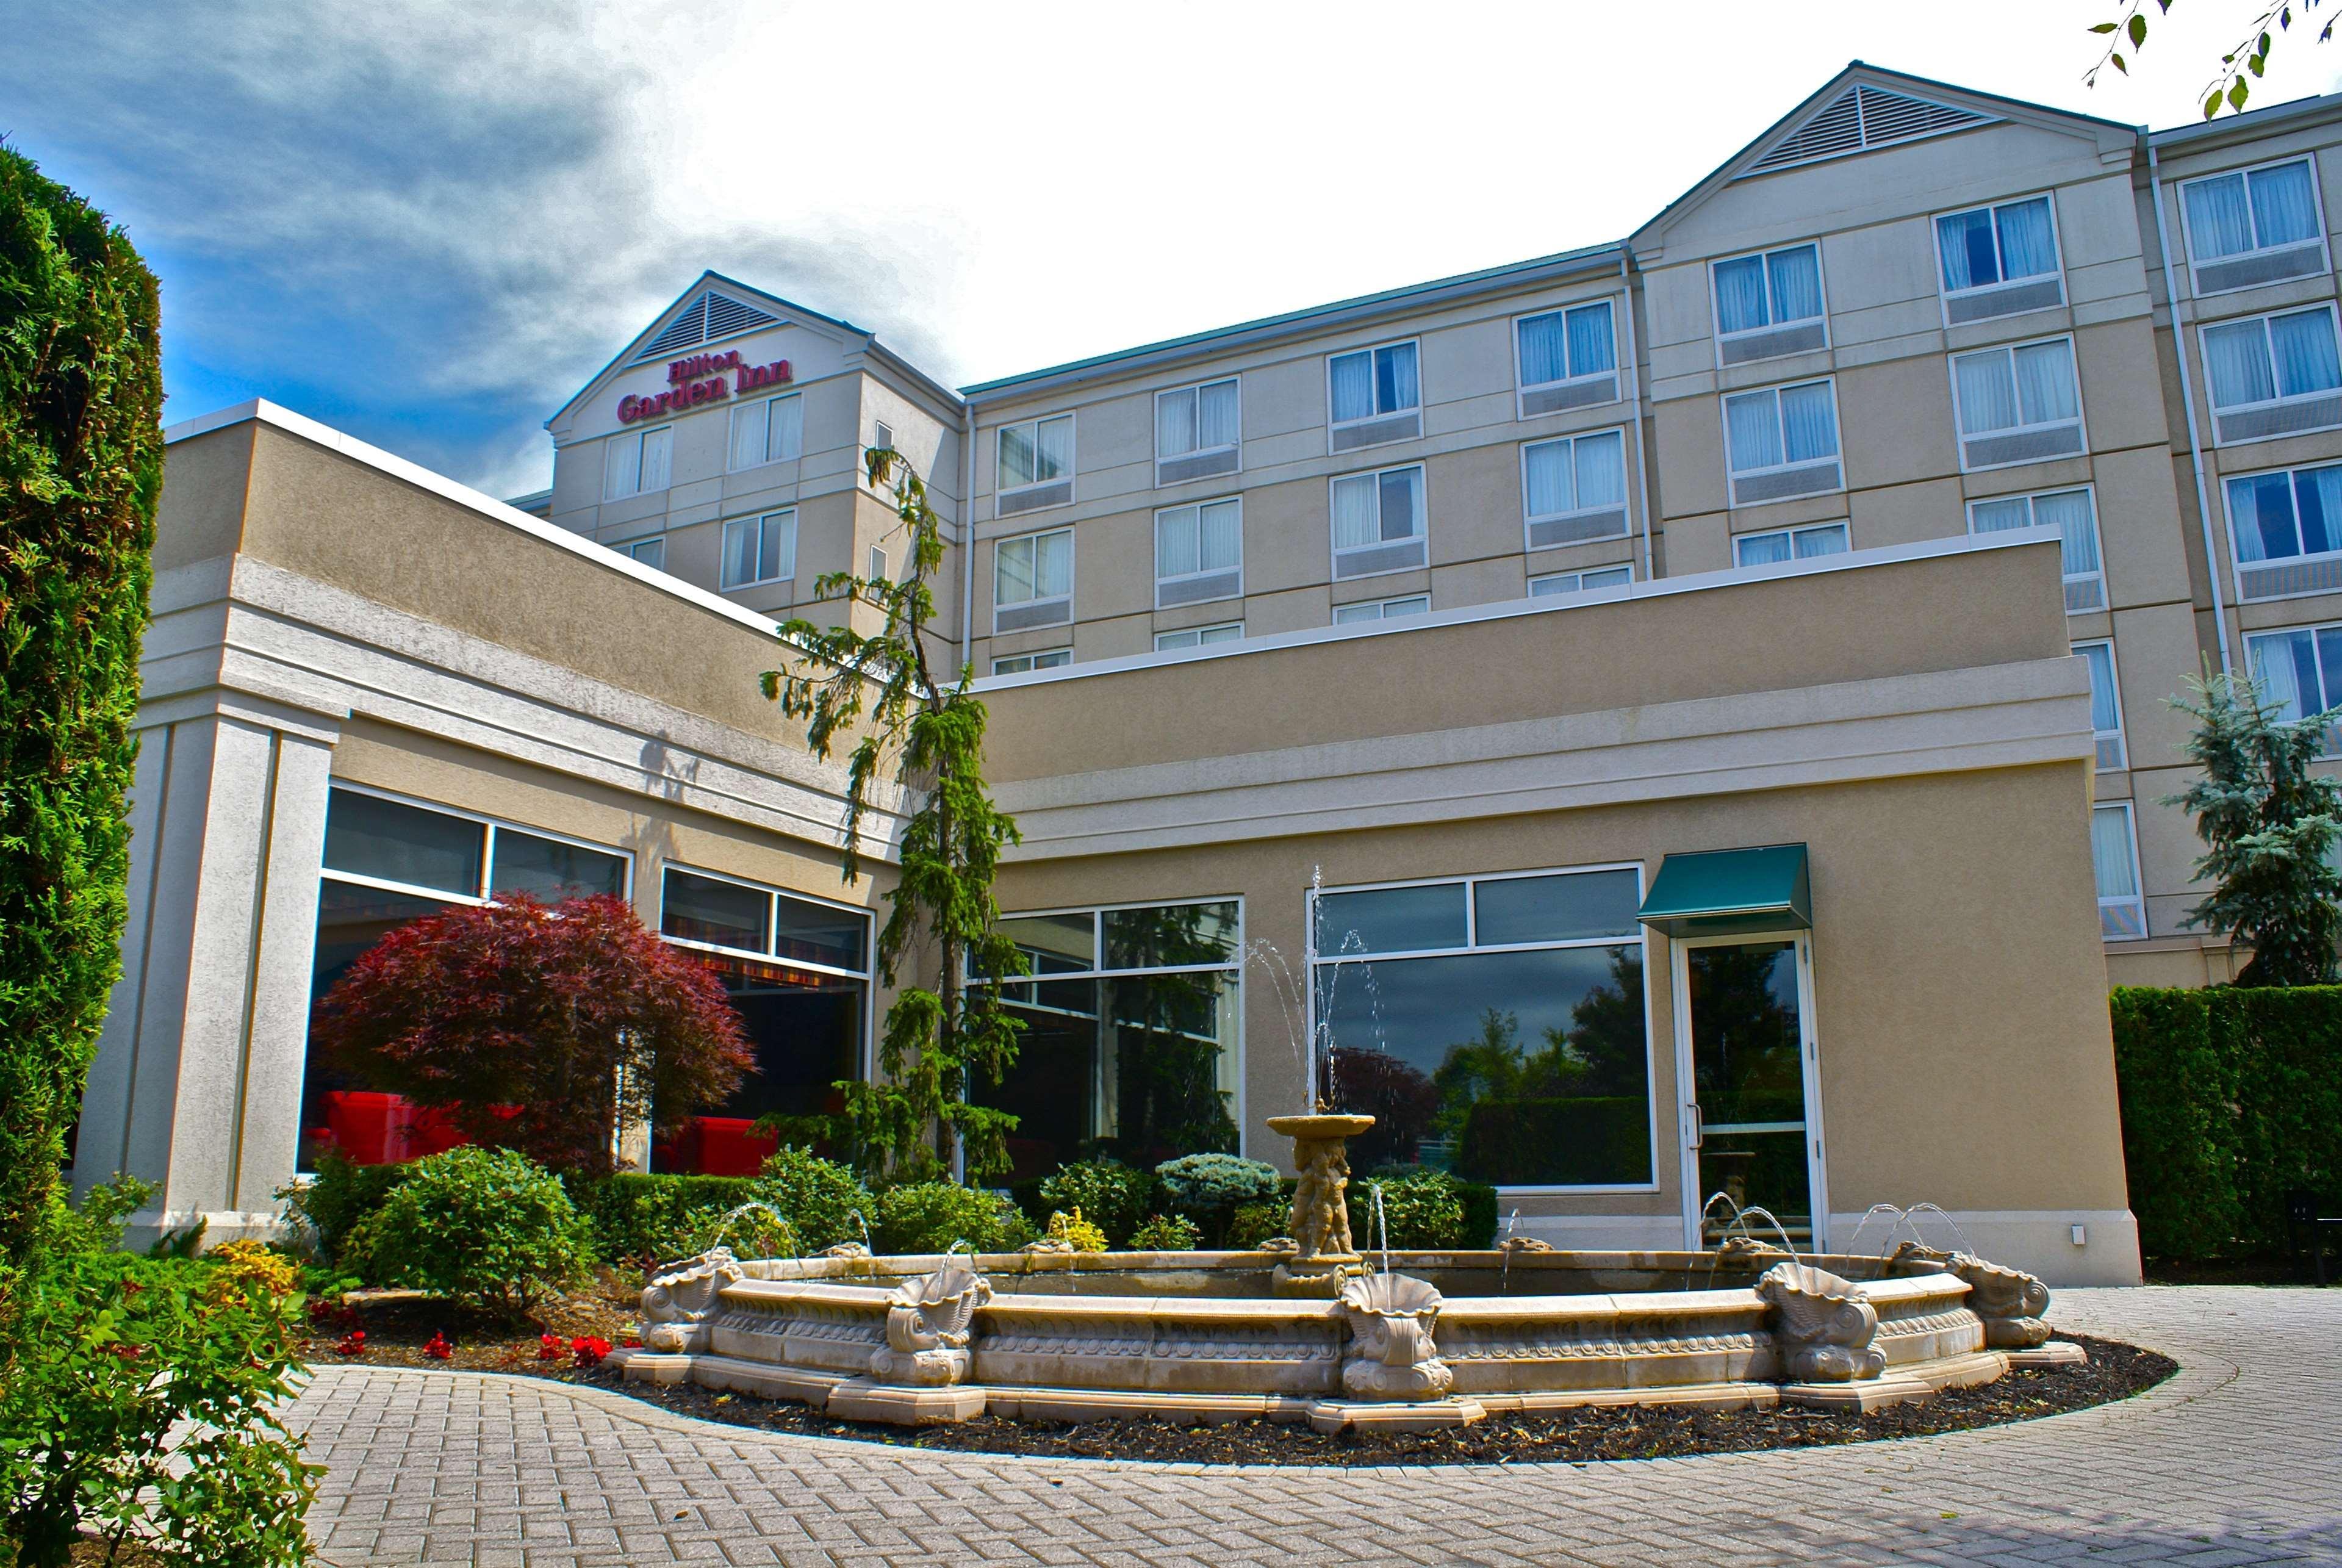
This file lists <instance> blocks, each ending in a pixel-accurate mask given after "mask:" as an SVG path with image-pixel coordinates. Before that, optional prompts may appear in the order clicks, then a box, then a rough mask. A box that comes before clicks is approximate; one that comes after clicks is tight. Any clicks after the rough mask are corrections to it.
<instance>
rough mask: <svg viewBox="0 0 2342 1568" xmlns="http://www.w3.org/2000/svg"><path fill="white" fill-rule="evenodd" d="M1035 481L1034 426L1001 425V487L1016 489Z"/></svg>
mask: <svg viewBox="0 0 2342 1568" xmlns="http://www.w3.org/2000/svg"><path fill="white" fill-rule="evenodd" d="M1032 482H1033V427H1032V426H1030V425H1004V426H1002V427H1000V488H1002V489H1004V490H1012V489H1015V488H1016V487H1017V486H1019V485H1029V484H1031V483H1032Z"/></svg>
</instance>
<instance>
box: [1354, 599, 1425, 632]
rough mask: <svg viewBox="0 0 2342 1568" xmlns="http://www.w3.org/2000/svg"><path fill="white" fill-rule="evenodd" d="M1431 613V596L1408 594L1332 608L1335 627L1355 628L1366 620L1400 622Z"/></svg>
mask: <svg viewBox="0 0 2342 1568" xmlns="http://www.w3.org/2000/svg"><path fill="white" fill-rule="evenodd" d="M1429 613H1431V596H1430V595H1429V594H1427V593H1416V594H1408V595H1407V596H1406V598H1380V599H1367V600H1366V601H1365V602H1364V603H1361V604H1337V605H1336V606H1335V607H1334V624H1335V625H1336V626H1355V625H1356V624H1357V623H1358V622H1360V621H1367V620H1401V619H1404V618H1406V617H1408V616H1411V615H1428V614H1429Z"/></svg>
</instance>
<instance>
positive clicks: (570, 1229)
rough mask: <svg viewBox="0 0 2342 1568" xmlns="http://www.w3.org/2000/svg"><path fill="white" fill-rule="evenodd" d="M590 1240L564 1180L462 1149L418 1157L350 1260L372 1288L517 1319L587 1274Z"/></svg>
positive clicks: (494, 1152) (506, 1154) (521, 1162)
mask: <svg viewBox="0 0 2342 1568" xmlns="http://www.w3.org/2000/svg"><path fill="white" fill-rule="evenodd" d="M589 1235H590V1231H589V1229H588V1227H587V1224H586V1220H585V1218H584V1216H582V1215H580V1214H579V1213H578V1212H577V1211H576V1209H575V1207H574V1206H573V1205H572V1204H571V1203H570V1201H569V1193H568V1191H566V1190H565V1188H564V1187H563V1186H562V1185H561V1179H560V1178H559V1177H557V1176H555V1175H554V1174H553V1173H552V1172H551V1171H547V1170H545V1168H544V1167H543V1166H541V1165H539V1164H537V1163H536V1162H535V1161H532V1160H530V1159H529V1158H528V1157H527V1156H526V1155H525V1154H520V1153H517V1152H515V1151H512V1150H509V1149H481V1148H477V1147H475V1146H472V1145H465V1147H463V1148H460V1149H450V1150H448V1151H445V1153H441V1154H434V1155H432V1156H431V1157H430V1158H429V1159H427V1160H418V1161H415V1164H414V1165H413V1166H411V1167H410V1168H409V1169H408V1171H407V1175H406V1180H405V1181H401V1182H400V1183H399V1184H398V1185H397V1186H395V1187H394V1188H392V1189H391V1191H390V1195H389V1196H388V1197H386V1198H385V1199H384V1200H383V1201H382V1205H381V1207H379V1208H377V1209H376V1210H375V1211H374V1212H373V1213H371V1214H369V1215H367V1216H366V1217H365V1219H364V1220H361V1221H358V1225H357V1229H356V1230H355V1231H352V1232H351V1234H350V1238H349V1241H348V1243H347V1245H346V1247H345V1261H347V1262H348V1263H349V1265H350V1266H351V1267H353V1268H355V1270H357V1271H358V1272H359V1273H360V1274H361V1275H362V1276H363V1277H364V1278H365V1279H366V1280H367V1281H368V1282H372V1283H375V1284H380V1285H403V1286H408V1287H411V1288H414V1289H417V1290H425V1291H429V1292H434V1293H435V1294H437V1295H443V1296H451V1297H454V1298H455V1299H457V1300H459V1301H465V1302H474V1303H476V1304H478V1305H481V1306H484V1307H488V1308H490V1309H493V1310H496V1311H501V1312H506V1313H514V1314H516V1313H519V1312H525V1311H526V1310H527V1309H528V1308H530V1307H531V1306H534V1305H535V1303H536V1302H537V1301H538V1299H539V1298H541V1297H543V1296H545V1295H546V1294H547V1293H549V1292H554V1291H556V1290H559V1289H561V1288H562V1287H564V1286H565V1285H568V1284H570V1283H571V1282H574V1281H575V1280H576V1279H577V1278H578V1277H579V1276H580V1275H582V1274H583V1273H584V1272H585V1271H586V1264H587V1263H588V1262H589V1261H591V1260H592V1257H593V1248H592V1246H591V1243H590V1241H589V1240H588V1237H589Z"/></svg>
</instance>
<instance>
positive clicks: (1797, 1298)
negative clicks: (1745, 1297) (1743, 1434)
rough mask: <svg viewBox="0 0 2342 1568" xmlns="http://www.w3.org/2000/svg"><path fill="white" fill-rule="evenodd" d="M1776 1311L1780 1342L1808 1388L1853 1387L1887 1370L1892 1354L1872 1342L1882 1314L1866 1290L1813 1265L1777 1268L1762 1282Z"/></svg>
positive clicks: (1786, 1361)
mask: <svg viewBox="0 0 2342 1568" xmlns="http://www.w3.org/2000/svg"><path fill="white" fill-rule="evenodd" d="M1757 1295H1758V1296H1759V1297H1761V1298H1762V1299H1763V1300H1764V1301H1765V1302H1767V1304H1768V1305H1770V1306H1771V1307H1772V1308H1773V1312H1774V1317H1775V1319H1776V1325H1775V1328H1774V1334H1775V1337H1776V1338H1777V1340H1778V1342H1779V1343H1780V1347H1781V1361H1782V1364H1783V1366H1784V1367H1785V1368H1786V1369H1787V1372H1788V1374H1789V1376H1790V1377H1792V1378H1794V1379H1797V1380H1798V1381H1800V1382H1854V1381H1856V1380H1857V1379H1860V1378H1874V1377H1877V1375H1878V1374H1879V1373H1880V1372H1884V1371H1886V1370H1887V1352H1885V1351H1882V1350H1880V1349H1879V1348H1878V1347H1877V1345H1875V1344H1873V1343H1872V1342H1871V1341H1872V1340H1873V1339H1874V1338H1875V1337H1876V1336H1877V1332H1878V1309H1877V1308H1876V1307H1874V1306H1872V1305H1871V1304H1870V1302H1868V1301H1867V1300H1865V1299H1864V1297H1863V1294H1862V1287H1861V1286H1859V1285H1857V1284H1855V1283H1854V1282H1851V1281H1848V1280H1841V1279H1839V1278H1838V1277H1837V1275H1836V1274H1833V1273H1829V1272H1827V1271H1825V1270H1821V1269H1817V1268H1815V1267H1813V1266H1812V1265H1811V1264H1809V1263H1776V1264H1774V1265H1773V1266H1772V1267H1771V1268H1769V1269H1767V1270H1766V1271H1765V1274H1764V1277H1763V1278H1761V1279H1759V1280H1758V1281H1757Z"/></svg>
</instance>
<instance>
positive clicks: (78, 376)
mask: <svg viewBox="0 0 2342 1568" xmlns="http://www.w3.org/2000/svg"><path fill="white" fill-rule="evenodd" d="M158 320H159V318H158V313H157V307H156V303H155V277H154V275H153V274H152V273H150V272H148V271H147V270H146V267H145V264H144V263H143V262H141V261H140V260H139V258H138V253H137V252H136V251H135V250H134V249H133V248H132V247H131V245H130V242H129V240H128V239H126V238H125V237H124V236H123V234H122V231H121V230H120V229H118V228H116V227H115V226H113V225H112V224H110V223H109V222H107V221H106V217H105V214H103V213H101V212H99V211H97V210H96V209H95V207H93V206H90V205H89V204H88V203H87V202H85V201H83V200H82V199H81V198H80V197H78V196H75V195H74V193H73V192H71V191H69V190H67V189H65V187H64V186H60V185H58V184H56V183H55V181H53V180H48V179H45V178H43V177H42V176H41V174H40V172H39V170H38V169H37V168H36V167H35V166H34V164H33V163H32V161H31V160H30V159H28V158H26V157H25V156H23V155H21V154H19V153H17V152H15V150H14V149H12V148H9V147H6V146H0V1319H5V1315H6V1312H7V1303H8V1301H9V1297H10V1294H11V1292H12V1289H13V1285H14V1282H15V1280H16V1278H17V1277H18V1275H19V1271H20V1269H21V1267H22V1264H23V1261H24V1260H25V1257H26V1256H27V1255H28V1252H29V1250H30V1249H31V1248H32V1247H33V1246H35V1244H36V1241H37V1238H38V1235H39V1233H40V1231H41V1228H42V1221H43V1216H44V1213H45V1209H46V1206H47V1205H48V1203H49V1202H50V1201H51V1198H52V1194H53V1193H54V1191H55V1185H56V1180H57V1172H58V1166H59V1162H60V1161H61V1160H62V1159H63V1157H64V1153H65V1132H66V1130H67V1129H68V1128H69V1127H70V1126H71V1125H72V1124H73V1121H74V1118H75V1116H76V1115H77V1114H78V1113H79V1111H80V1108H81V1093H82V1088H83V1084H84V1082H85V1079H86V1078H87V1075H88V1071H89V1060H90V1054H91V1051H92V1050H94V1049H95V1041H96V1038H97V1030H98V1025H99V1023H100V1022H101V1021H102V1020H104V1018H105V997H106V991H107V990H108V989H109V988H110V987H111V986H112V985H113V983H114V980H115V976H116V974H117V973H118V972H119V971H120V968H121V964H120V960H119V957H118V955H117V952H116V950H115V943H116V941H117V940H119V939H120V937H121V934H122V923H123V915H124V888H125V882H126V880H127V877H128V870H129V840H130V832H129V826H128V823H127V822H126V821H125V818H124V812H123V793H124V791H125V789H126V788H127V787H128V785H129V782H130V772H131V763H132V760H133V758H134V757H135V752H136V743H135V741H134V740H133V739H131V736H130V719H131V716H132V713H133V711H134V710H135V707H136V705H137V700H138V639H139V636H140V633H141V632H142V631H143V630H144V629H145V624H146V579H147V550H148V547H149V546H150V545H151V544H152V542H153V540H154V533H155V499H156V498H157V497H158V496H159V495H160V493H161V491H162V487H163V438H162V428H161V416H162V407H163V377H162V354H161V344H160V340H159V336H158Z"/></svg>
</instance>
